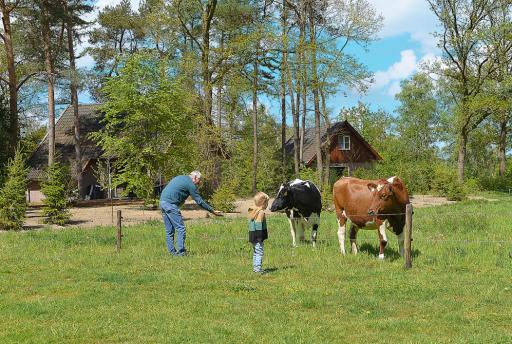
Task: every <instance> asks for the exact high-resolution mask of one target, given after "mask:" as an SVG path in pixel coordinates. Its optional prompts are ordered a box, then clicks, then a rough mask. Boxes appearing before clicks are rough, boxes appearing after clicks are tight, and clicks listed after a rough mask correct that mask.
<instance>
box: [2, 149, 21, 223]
mask: <svg viewBox="0 0 512 344" xmlns="http://www.w3.org/2000/svg"><path fill="white" fill-rule="evenodd" d="M27 172H28V169H27V167H26V165H25V160H24V157H23V154H21V152H20V150H19V149H18V150H17V151H16V153H15V155H14V159H12V160H10V161H9V163H8V166H7V178H6V181H5V184H4V186H3V188H2V189H1V190H0V229H2V230H19V229H21V228H22V227H23V222H24V220H25V212H26V210H27V199H26V196H25V192H26V190H27Z"/></svg>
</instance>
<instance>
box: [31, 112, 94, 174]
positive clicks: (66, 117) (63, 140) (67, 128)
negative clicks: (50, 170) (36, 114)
mask: <svg viewBox="0 0 512 344" xmlns="http://www.w3.org/2000/svg"><path fill="white" fill-rule="evenodd" d="M98 108H99V105H98V104H87V105H85V104H84V105H79V106H78V114H79V116H80V136H81V139H80V141H81V145H82V161H83V166H85V165H86V164H87V162H88V161H90V160H91V159H97V158H99V157H100V156H101V154H102V150H101V148H100V147H98V145H97V144H96V143H95V142H93V141H92V140H91V139H90V138H89V134H90V133H92V132H96V131H98V130H100V129H101V128H102V125H101V124H100V120H101V118H102V115H101V114H100V113H99V112H98ZM73 135H74V115H73V107H72V106H68V107H67V108H66V110H64V112H63V113H62V115H61V116H60V117H59V118H58V120H57V121H56V122H55V155H56V157H57V158H58V159H59V161H62V162H64V163H70V164H72V163H74V160H75V147H74V144H73ZM28 166H29V168H30V169H29V174H28V179H29V180H41V179H42V178H43V173H44V170H45V169H46V167H47V166H48V133H47V134H46V135H45V137H44V138H43V140H42V141H41V143H40V144H39V146H38V147H37V148H36V150H35V151H34V153H33V154H32V155H31V156H30V158H29V160H28Z"/></svg>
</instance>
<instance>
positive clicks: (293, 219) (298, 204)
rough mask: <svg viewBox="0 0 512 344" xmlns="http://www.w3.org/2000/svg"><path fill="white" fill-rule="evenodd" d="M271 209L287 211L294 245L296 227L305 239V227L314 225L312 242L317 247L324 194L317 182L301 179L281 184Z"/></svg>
mask: <svg viewBox="0 0 512 344" xmlns="http://www.w3.org/2000/svg"><path fill="white" fill-rule="evenodd" d="M270 211H271V212H276V211H281V212H286V216H288V221H290V232H291V234H292V240H293V246H294V247H295V246H297V243H296V241H295V238H296V234H295V233H296V229H299V240H301V241H304V229H305V227H306V226H307V227H312V228H313V230H312V232H311V242H312V243H313V247H315V244H316V234H317V230H318V225H319V223H320V212H321V211H322V196H321V195H320V191H319V190H318V188H317V187H316V185H315V184H313V183H312V182H310V181H309V180H306V181H304V180H300V179H295V180H293V181H290V182H288V183H285V184H281V187H280V188H279V191H278V192H277V195H276V198H275V200H274V202H272V206H271V207H270Z"/></svg>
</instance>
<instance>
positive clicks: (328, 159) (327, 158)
mask: <svg viewBox="0 0 512 344" xmlns="http://www.w3.org/2000/svg"><path fill="white" fill-rule="evenodd" d="M320 98H321V99H322V114H323V117H324V120H325V124H326V130H325V133H326V137H327V144H325V145H324V146H323V151H324V157H325V171H324V180H323V183H322V184H323V185H322V188H323V186H327V185H329V179H330V173H331V157H330V148H331V136H330V135H329V131H330V129H331V121H330V120H329V114H328V113H327V106H326V104H325V103H326V101H325V94H324V90H323V88H320Z"/></svg>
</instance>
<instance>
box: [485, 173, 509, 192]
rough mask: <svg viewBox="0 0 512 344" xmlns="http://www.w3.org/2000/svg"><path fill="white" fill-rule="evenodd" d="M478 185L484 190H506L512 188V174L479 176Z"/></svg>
mask: <svg viewBox="0 0 512 344" xmlns="http://www.w3.org/2000/svg"><path fill="white" fill-rule="evenodd" d="M478 185H479V186H480V187H481V188H482V189H484V190H489V191H501V192H508V190H509V189H512V175H505V176H503V177H501V176H484V177H480V178H479V179H478Z"/></svg>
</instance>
